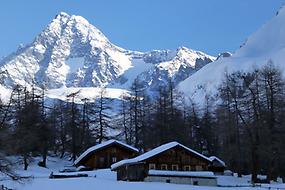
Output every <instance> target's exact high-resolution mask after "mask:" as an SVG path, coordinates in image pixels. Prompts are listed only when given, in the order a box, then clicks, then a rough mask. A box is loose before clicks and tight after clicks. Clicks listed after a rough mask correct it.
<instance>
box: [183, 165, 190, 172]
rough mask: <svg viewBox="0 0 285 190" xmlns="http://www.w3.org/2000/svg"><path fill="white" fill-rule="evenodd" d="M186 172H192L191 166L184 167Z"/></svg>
mask: <svg viewBox="0 0 285 190" xmlns="http://www.w3.org/2000/svg"><path fill="white" fill-rule="evenodd" d="M183 169H184V171H191V166H189V165H186V166H184V167H183Z"/></svg>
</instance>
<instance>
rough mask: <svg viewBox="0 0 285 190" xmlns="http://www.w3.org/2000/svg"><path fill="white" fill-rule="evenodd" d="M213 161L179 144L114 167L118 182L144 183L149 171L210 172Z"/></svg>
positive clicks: (172, 143)
mask: <svg viewBox="0 0 285 190" xmlns="http://www.w3.org/2000/svg"><path fill="white" fill-rule="evenodd" d="M211 163H212V162H211V160H210V159H209V158H208V157H206V156H204V155H202V154H200V153H198V152H196V151H194V150H192V149H190V148H188V147H186V146H184V145H182V144H180V143H177V142H170V143H167V144H164V145H161V146H159V147H157V148H155V149H153V150H151V151H148V152H146V153H144V154H142V155H140V156H137V157H135V158H133V159H128V160H122V161H120V162H118V163H115V164H113V165H112V167H111V168H112V170H114V171H117V179H118V180H130V181H143V180H144V178H145V177H146V176H147V173H148V170H170V171H208V167H209V166H210V165H211Z"/></svg>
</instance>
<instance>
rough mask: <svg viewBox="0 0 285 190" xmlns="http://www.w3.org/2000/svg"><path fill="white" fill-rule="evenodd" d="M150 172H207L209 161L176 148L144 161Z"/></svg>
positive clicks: (178, 147)
mask: <svg viewBox="0 0 285 190" xmlns="http://www.w3.org/2000/svg"><path fill="white" fill-rule="evenodd" d="M144 162H145V163H146V165H147V166H148V169H150V170H170V171H207V170H208V166H209V164H210V161H209V160H206V159H204V158H201V157H199V156H197V155H195V154H193V153H192V152H189V151H188V150H186V149H184V148H183V147H181V146H175V147H173V148H171V149H169V150H166V151H164V152H162V153H160V154H158V155H155V156H153V157H150V158H148V159H146V160H144Z"/></svg>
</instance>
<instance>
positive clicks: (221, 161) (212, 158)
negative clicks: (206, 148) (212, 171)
mask: <svg viewBox="0 0 285 190" xmlns="http://www.w3.org/2000/svg"><path fill="white" fill-rule="evenodd" d="M209 159H210V160H211V162H213V161H214V160H217V161H218V162H219V163H220V164H222V165H223V166H224V167H226V163H225V162H224V161H223V160H221V159H220V158H218V157H216V156H210V157H209Z"/></svg>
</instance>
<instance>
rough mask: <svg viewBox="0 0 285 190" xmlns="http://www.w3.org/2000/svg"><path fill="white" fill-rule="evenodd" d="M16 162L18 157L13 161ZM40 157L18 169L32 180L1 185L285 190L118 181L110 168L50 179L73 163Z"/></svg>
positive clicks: (23, 189)
mask: <svg viewBox="0 0 285 190" xmlns="http://www.w3.org/2000/svg"><path fill="white" fill-rule="evenodd" d="M14 159H16V158H14ZM40 160H41V158H40V157H36V158H34V161H33V162H32V163H31V164H30V166H29V168H28V170H27V171H24V170H22V169H21V168H22V165H21V166H15V167H16V168H17V172H18V173H19V174H21V175H22V176H31V177H32V178H31V179H29V180H26V181H24V183H18V182H15V181H12V180H10V179H7V178H3V177H2V176H0V184H4V185H5V186H6V187H9V188H14V189H17V190H57V189H59V190H79V189H83V190H94V189H108V190H109V189H112V190H134V189H136V190H189V189H192V190H238V189H241V190H264V189H268V188H269V187H270V188H272V189H274V188H285V184H281V183H279V184H278V183H275V184H270V185H268V184H267V185H266V184H264V185H262V186H261V187H250V186H251V184H250V183H249V181H250V176H245V177H242V178H237V177H234V176H217V178H218V184H219V185H220V186H224V187H206V186H192V185H182V184H169V183H157V182H125V181H117V180H116V173H115V172H112V171H110V169H103V170H94V171H88V172H76V173H86V174H88V177H80V178H66V179H49V178H48V177H49V175H50V173H51V172H54V173H56V172H58V171H59V170H60V169H62V168H63V167H64V166H67V165H71V164H72V163H71V162H69V161H67V160H62V159H59V158H58V157H50V156H49V157H48V159H47V168H42V167H39V166H38V165H37V162H38V161H40Z"/></svg>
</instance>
